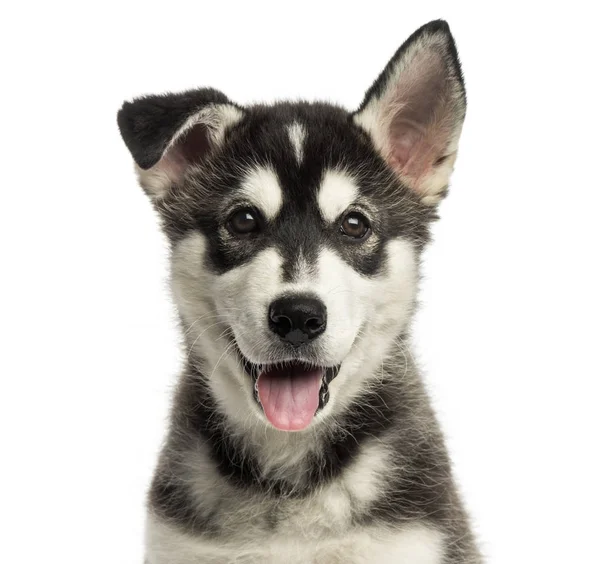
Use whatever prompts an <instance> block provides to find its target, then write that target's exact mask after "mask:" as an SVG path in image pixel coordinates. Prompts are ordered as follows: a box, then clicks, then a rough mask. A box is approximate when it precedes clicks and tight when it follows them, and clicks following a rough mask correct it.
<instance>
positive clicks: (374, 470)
mask: <svg viewBox="0 0 600 564" xmlns="http://www.w3.org/2000/svg"><path fill="white" fill-rule="evenodd" d="M389 471H390V452H389V451H388V449H387V448H386V447H385V446H384V445H383V444H382V443H381V442H378V441H375V440H373V441H372V442H367V443H365V444H364V445H363V446H362V447H361V449H360V454H359V456H358V457H357V458H356V460H354V462H353V463H352V464H351V465H350V466H349V467H348V468H346V469H345V470H344V473H343V477H342V479H343V482H344V485H345V487H346V490H347V491H348V493H349V494H350V495H351V496H352V498H353V499H354V501H355V502H357V503H358V504H359V505H360V506H365V507H366V506H368V505H369V504H370V503H372V502H373V501H375V499H376V498H377V496H378V495H379V494H380V491H381V485H382V484H383V483H384V482H385V480H386V478H387V473H388V472H389Z"/></svg>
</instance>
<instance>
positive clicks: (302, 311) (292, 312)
mask: <svg viewBox="0 0 600 564" xmlns="http://www.w3.org/2000/svg"><path fill="white" fill-rule="evenodd" d="M326 326H327V308H326V307H325V304H324V303H323V302H322V301H321V300H318V299H316V298H311V297H308V296H290V297H285V298H279V299H278V300H275V301H274V302H273V303H272V304H271V305H270V307H269V327H270V328H271V331H273V333H275V334H276V335H279V336H280V337H281V339H283V340H284V341H286V342H288V343H291V344H292V345H294V346H295V347H298V346H300V345H302V344H304V343H307V342H308V341H311V340H312V339H315V338H316V337H318V336H319V335H320V334H321V333H323V331H325V327H326Z"/></svg>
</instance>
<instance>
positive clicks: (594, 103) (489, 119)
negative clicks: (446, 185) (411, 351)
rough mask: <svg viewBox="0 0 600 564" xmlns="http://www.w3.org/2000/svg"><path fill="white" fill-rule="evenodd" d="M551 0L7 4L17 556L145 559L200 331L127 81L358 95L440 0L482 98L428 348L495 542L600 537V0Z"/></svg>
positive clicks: (438, 277)
mask: <svg viewBox="0 0 600 564" xmlns="http://www.w3.org/2000/svg"><path fill="white" fill-rule="evenodd" d="M551 4H552V3H547V2H544V3H541V2H540V3H539V4H537V5H536V3H534V2H529V3H527V2H518V3H514V4H510V3H509V2H502V3H494V4H492V3H487V2H485V3H484V2H480V3H473V5H471V6H469V7H468V8H467V7H464V8H462V9H461V8H454V9H450V8H449V7H448V2H440V3H438V4H437V5H434V4H432V3H426V2H417V1H413V2H393V3H392V2H386V3H382V2H375V1H373V0H370V1H369V2H361V3H360V4H359V3H357V4H352V3H350V2H345V3H339V5H334V3H327V2H323V1H321V2H318V3H314V4H312V3H310V2H306V1H303V2H298V3H293V4H292V3H285V2H272V3H270V4H268V3H266V2H262V3H259V2H243V3H239V5H236V4H235V3H233V2H221V3H219V2H210V3H208V2H207V3H203V2H198V1H196V2H192V3H189V4H180V3H178V2H173V1H169V2H166V1H165V2H162V3H159V4H154V3H152V2H120V3H119V4H118V6H117V5H115V6H111V5H110V3H102V4H100V3H99V4H97V5H96V6H95V7H94V6H93V4H91V3H88V2H79V3H72V4H71V5H68V4H66V3H64V2H63V3H60V2H59V3H56V2H43V3H42V2H38V3H30V4H25V3H12V4H11V6H10V7H8V4H7V6H6V7H4V8H3V9H2V12H3V13H2V15H1V17H0V21H1V22H2V23H1V24H0V25H1V28H2V29H1V33H0V42H1V45H0V47H1V50H0V53H1V55H0V57H1V59H2V65H1V70H0V73H1V76H2V87H1V89H0V97H1V105H0V111H1V118H0V124H1V131H0V144H1V152H0V154H1V157H0V158H1V163H2V166H1V174H0V187H1V191H2V192H1V196H2V199H1V201H0V246H1V256H0V268H1V270H2V276H1V278H0V284H1V285H2V290H1V292H0V306H1V310H0V324H1V325H0V331H1V333H2V334H1V340H0V347H1V351H0V377H1V381H0V386H1V387H0V434H1V443H0V444H1V450H0V456H1V462H0V473H1V480H0V492H1V493H0V521H1V523H0V538H1V539H2V540H1V541H0V561H1V562H4V563H6V564H9V563H10V564H19V563H32V564H34V563H41V562H44V563H53V562H57V563H62V564H75V563H77V564H82V563H85V564H108V563H111V564H121V563H122V564H131V563H141V560H142V536H143V515H144V514H143V503H144V494H145V489H146V487H147V484H148V482H149V479H150V475H151V471H152V467H153V464H154V461H155V456H156V453H157V450H158V448H159V445H160V441H161V437H162V435H163V432H164V429H165V419H166V415H167V409H168V401H169V393H170V390H171V389H172V386H173V383H174V379H175V376H176V374H177V371H178V367H179V366H180V362H181V355H180V352H179V348H178V347H179V345H178V335H177V332H176V326H175V323H174V319H175V315H174V311H173V308H172V305H171V304H170V301H169V299H168V295H167V291H166V286H167V281H166V244H165V240H164V238H163V237H162V236H161V234H160V233H159V232H158V228H157V222H156V218H155V216H154V214H153V212H152V210H151V206H150V204H149V203H148V202H147V200H146V198H145V196H144V195H143V193H142V191H141V189H139V188H138V187H137V186H136V184H135V180H134V176H133V171H132V164H131V160H130V157H129V154H128V152H127V150H126V148H125V146H124V145H123V143H122V141H121V139H120V137H119V134H118V130H117V127H116V121H115V115H116V111H117V109H118V108H119V106H120V104H121V102H122V100H123V99H126V98H130V97H132V96H135V95H139V94H143V93H155V92H162V91H165V90H174V91H176V90H180V89H185V88H190V87H195V86H201V85H202V86H204V85H210V86H214V87H217V88H219V89H221V90H223V91H224V92H225V93H226V94H227V95H228V96H229V97H231V98H232V99H233V100H236V101H238V102H239V103H248V102H252V101H260V100H266V101H270V100H274V99H277V98H286V97H291V98H308V99H315V98H320V99H329V100H332V101H335V102H338V103H341V104H344V105H346V106H347V107H349V108H354V107H356V106H357V105H358V103H359V102H360V100H361V98H362V95H363V93H364V91H365V89H366V88H367V87H368V86H369V85H370V83H371V82H372V81H373V80H374V78H375V77H376V76H377V74H378V73H379V71H380V70H381V69H382V68H383V66H384V65H385V63H386V62H387V60H388V58H389V57H390V56H391V55H392V53H393V52H394V51H395V49H396V48H397V47H398V46H399V45H400V43H401V42H402V41H403V40H404V39H405V38H406V37H407V36H408V35H409V34H410V33H411V32H412V31H413V30H414V29H416V28H417V27H419V26H420V25H421V24H423V23H425V22H427V21H429V20H431V19H435V18H438V17H443V18H446V19H447V20H448V21H449V23H450V26H451V29H452V31H453V33H454V35H455V38H456V41H457V44H458V48H459V51H460V54H461V58H462V62H463V66H464V73H465V77H466V83H467V93H468V98H469V107H468V112H467V114H468V115H467V121H466V124H465V128H464V133H463V138H462V144H461V151H460V157H459V160H458V163H457V168H456V173H455V175H454V178H453V183H452V187H451V192H450V196H449V197H448V199H447V200H446V201H445V202H444V203H443V204H442V206H441V209H440V211H441V215H442V220H441V222H439V223H438V224H437V225H436V227H435V242H434V244H433V245H432V247H431V248H430V250H429V251H428V252H427V254H426V256H425V265H424V280H423V287H422V293H421V301H422V303H423V306H422V308H421V312H420V314H419V316H418V319H417V330H416V341H417V352H418V355H419V358H420V361H421V362H422V364H423V366H424V368H425V370H426V378H427V381H428V384H429V387H430V389H431V392H432V395H433V397H434V401H435V404H436V407H437V410H438V413H439V415H440V418H441V420H442V423H443V426H444V429H445V431H446V433H447V436H448V442H449V447H450V449H451V452H452V456H453V459H454V461H455V466H456V472H457V476H458V480H459V482H460V484H461V488H462V490H463V492H464V495H465V499H466V502H467V505H468V507H469V509H470V511H471V513H472V515H473V519H474V522H475V525H476V530H477V532H478V534H479V537H480V540H481V544H482V547H483V550H484V552H485V553H486V554H487V555H488V558H489V562H490V563H495V564H500V563H508V562H510V563H511V564H517V563H528V564H530V563H533V562H535V563H537V562H539V563H542V562H543V563H545V564H547V563H554V562H556V563H559V562H560V563H565V562H599V561H600V557H599V552H600V549H598V544H597V538H598V526H599V525H600V520H599V517H598V504H599V503H600V496H599V486H598V480H599V479H600V465H599V462H598V458H599V455H598V450H599V445H600V439H599V438H598V434H599V431H600V420H599V415H598V412H599V410H598V407H597V404H598V402H599V400H600V398H599V393H598V392H599V391H600V386H599V379H600V369H599V362H598V346H599V341H600V331H599V330H598V320H599V318H600V317H599V316H600V311H599V310H600V307H599V298H598V294H599V292H600V277H599V274H598V256H599V251H598V247H599V246H600V229H599V227H598V226H599V219H598V218H599V215H600V209H599V204H600V196H599V191H600V185H599V184H600V183H599V180H598V178H599V177H598V158H599V149H600V145H599V142H598V133H599V126H600V120H599V114H598V105H599V104H598V103H599V100H600V90H599V88H598V74H599V72H598V71H599V69H600V62H599V60H600V49H599V46H598V41H599V40H598V31H597V27H595V25H594V18H593V17H592V13H591V8H586V7H585V6H592V3H591V2H589V3H587V4H581V5H579V4H577V3H576V2H568V3H564V4H562V7H561V8H560V10H559V9H557V8H553V7H551ZM16 6H18V7H16Z"/></svg>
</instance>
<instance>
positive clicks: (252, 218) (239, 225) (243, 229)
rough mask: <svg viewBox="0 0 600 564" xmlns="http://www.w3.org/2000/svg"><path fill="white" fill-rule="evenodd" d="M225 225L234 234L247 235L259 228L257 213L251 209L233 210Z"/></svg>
mask: <svg viewBox="0 0 600 564" xmlns="http://www.w3.org/2000/svg"><path fill="white" fill-rule="evenodd" d="M227 226H228V228H229V230H230V231H231V232H232V233H235V234H236V235H247V234H248V233H254V232H256V231H258V230H259V229H260V225H259V222H258V214H257V213H256V212H255V211H254V210H251V209H247V208H245V209H242V210H238V211H236V212H234V213H233V214H232V215H231V216H230V217H229V220H228V221H227Z"/></svg>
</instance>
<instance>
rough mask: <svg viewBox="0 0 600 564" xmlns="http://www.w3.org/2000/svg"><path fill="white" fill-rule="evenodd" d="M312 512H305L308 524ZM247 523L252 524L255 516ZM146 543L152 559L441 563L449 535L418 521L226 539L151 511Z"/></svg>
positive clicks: (165, 563)
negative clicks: (325, 533) (334, 532)
mask: <svg viewBox="0 0 600 564" xmlns="http://www.w3.org/2000/svg"><path fill="white" fill-rule="evenodd" d="M301 517H302V516H301V515H298V518H299V519H301ZM311 517H312V516H311V515H310V514H308V515H305V516H304V520H305V524H304V525H305V527H306V526H308V525H309V524H310V519H311ZM247 525H248V528H250V529H251V528H252V519H250V520H249V521H248V523H247ZM309 530H310V529H309ZM303 532H304V533H306V532H307V530H303ZM256 533H258V531H256ZM146 547H147V553H146V559H147V562H148V564H196V563H197V562H203V563H204V564H223V563H225V562H235V563H236V564H281V562H285V563H286V564H373V563H377V564H441V563H442V561H443V557H444V549H443V535H442V534H441V533H440V532H439V531H437V530H436V529H433V528H432V527H429V526H427V525H425V524H418V523H415V524H411V525H407V526H406V527H405V528H403V529H399V530H396V531H391V530H389V529H388V530H386V529H377V528H371V529H362V530H354V531H353V530H352V529H348V530H347V531H346V532H345V533H344V534H342V535H340V536H337V537H336V536H333V537H332V536H329V537H324V538H319V537H313V538H310V537H309V538H308V539H307V538H306V537H304V535H299V534H298V530H295V531H294V530H289V531H288V530H284V531H281V532H278V533H277V534H276V535H265V534H264V532H263V533H262V534H259V535H257V536H255V537H254V538H252V536H251V535H248V536H246V537H245V539H236V538H230V539H228V541H226V542H223V540H219V539H214V540H211V539H206V538H202V537H199V536H193V535H188V534H184V533H182V532H180V531H178V530H177V529H175V528H174V527H172V526H170V525H168V524H166V523H164V522H162V521H160V520H158V519H157V518H156V517H153V516H152V515H150V516H149V517H148V521H147V525H146Z"/></svg>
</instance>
